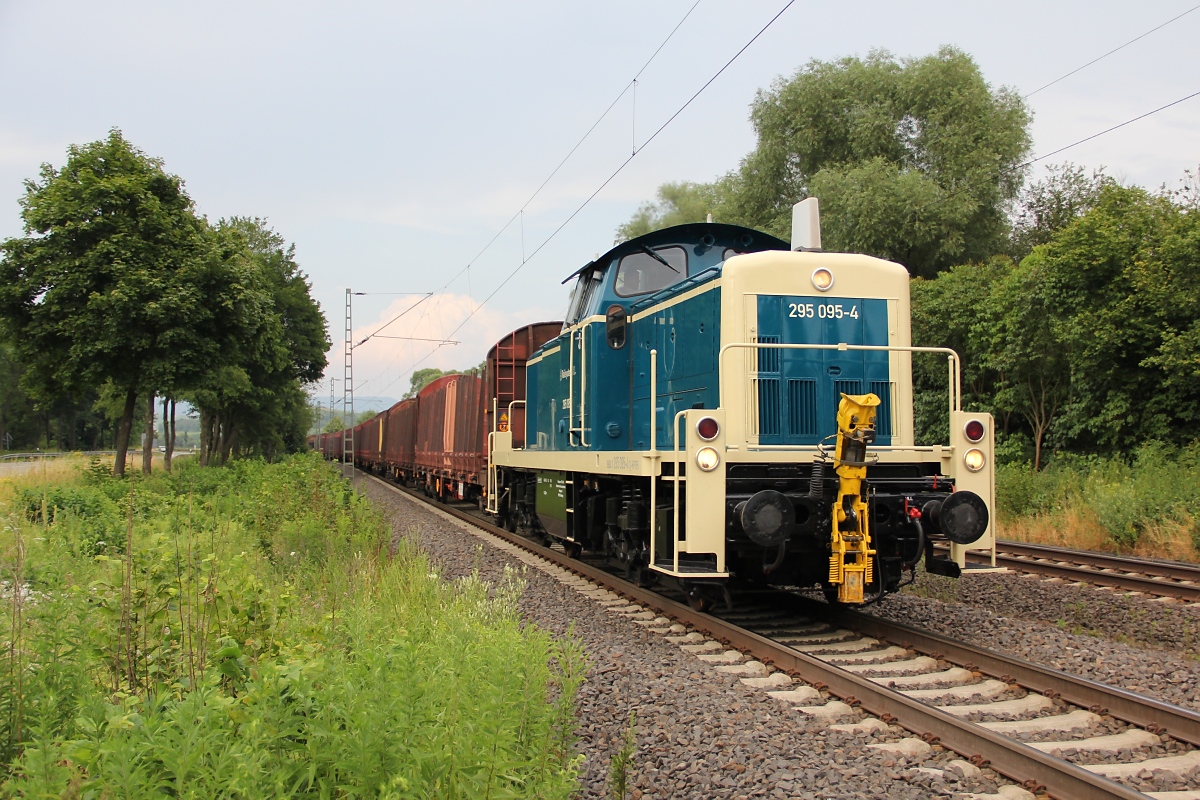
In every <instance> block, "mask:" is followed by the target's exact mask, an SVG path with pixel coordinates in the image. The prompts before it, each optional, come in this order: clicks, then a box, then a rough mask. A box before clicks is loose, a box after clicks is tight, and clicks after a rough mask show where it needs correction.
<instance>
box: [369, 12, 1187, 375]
mask: <svg viewBox="0 0 1200 800" xmlns="http://www.w3.org/2000/svg"><path fill="white" fill-rule="evenodd" d="M793 2H794V0H792V2H788V3H787V4H786V5H785V6H784V7H783V9H781V10H780V11H779V12H778V13H777V14H776V15H775V16H774V17H773V18H772V19H771V20H770V21H769V22H768V23H767V25H766V26H764V27H763V29H762V30H760V31H759V32H758V33H757V34H755V36H754V37H753V38H751V40H750V41H749V42H747V43H746V45H744V46H743V47H742V49H740V50H739V51H738V52H737V53H735V54H734V56H733V58H731V59H730V60H729V62H727V63H726V64H725V65H724V66H723V67H722V68H721V69H720V70H719V71H718V72H717V73H716V74H715V75H714V76H713V77H712V78H710V79H709V81H708V82H706V83H705V84H704V86H702V87H701V88H700V90H699V91H697V93H696V94H695V95H693V96H692V97H691V98H690V99H689V100H688V101H687V102H686V103H684V105H683V106H682V107H681V108H680V109H679V110H678V111H676V112H675V114H673V115H672V116H671V117H670V118H669V119H668V120H667V121H666V122H665V123H663V125H662V126H660V128H659V129H658V130H656V131H655V132H654V134H652V135H651V136H650V137H649V138H648V139H647V140H646V142H645V143H643V145H642V147H645V145H647V144H649V143H650V142H651V141H653V140H654V138H656V137H657V136H658V134H659V133H661V132H662V130H663V129H664V128H665V127H666V126H667V125H669V124H670V123H671V122H672V121H673V120H674V119H675V118H676V117H677V116H678V115H679V114H680V113H682V112H683V110H685V109H686V108H687V107H688V105H690V104H691V102H693V101H694V100H695V99H696V97H698V96H699V94H700V93H701V92H703V91H704V90H705V89H706V88H707V87H708V86H709V84H711V83H712V82H713V81H714V80H716V78H717V77H719V76H720V74H721V73H722V72H724V71H725V69H727V68H728V67H729V65H730V64H732V63H733V61H734V60H736V59H737V58H738V57H739V56H740V55H741V54H742V53H743V52H744V51H745V50H746V48H748V47H749V46H750V45H751V44H753V42H754V41H755V40H757V39H758V37H759V36H761V35H762V33H763V32H765V31H766V29H767V28H769V27H770V26H771V25H772V24H773V23H774V22H775V21H776V20H777V19H778V18H779V17H780V16H782V14H783V13H784V12H785V11H787V9H788V8H789V7H790V6H791V5H792V4H793ZM698 5H699V0H696V3H694V4H693V5H692V6H691V8H689V9H688V11H687V13H686V14H684V16H683V18H682V19H681V20H680V21H679V23H678V24H677V25H676V26H675V28H673V29H672V30H671V32H670V33H669V34H668V35H667V37H666V39H664V40H663V42H662V44H660V45H659V47H658V49H656V50H655V51H654V53H653V54H652V55H651V56H650V58H649V59H648V60H647V61H646V63H645V64H644V65H643V67H642V68H641V69H640V70H639V71H638V73H637V75H635V76H634V78H633V79H632V80H631V81H630V83H629V84H627V85H626V87H625V88H624V89H623V90H622V91H621V93H620V94H618V95H617V97H616V98H615V99H614V100H613V102H612V103H611V104H610V105H609V106H608V108H606V109H605V110H604V112H603V113H602V114H601V115H600V117H599V118H598V119H597V120H596V122H594V123H593V124H592V126H591V127H590V128H589V129H588V130H587V132H586V133H585V134H584V135H583V137H582V138H581V139H580V140H579V141H578V142H577V143H576V144H575V146H574V147H572V148H571V150H570V151H569V152H568V153H567V155H566V156H565V157H564V158H563V159H562V161H560V162H559V164H558V165H557V166H556V167H555V168H554V170H552V171H551V173H550V174H549V175H548V176H547V178H546V179H545V180H544V181H543V182H542V183H541V185H539V186H538V188H537V189H536V190H535V191H534V193H533V194H532V195H530V197H529V199H528V200H526V202H525V204H524V205H522V207H521V208H520V209H519V210H518V212H517V213H516V214H514V215H513V217H512V218H511V219H510V220H509V221H508V222H507V223H505V225H504V227H502V228H501V229H500V230H499V231H498V232H497V233H496V235H495V236H493V237H492V239H491V240H489V241H488V243H487V244H486V245H485V246H484V247H483V249H481V250H480V251H479V253H477V254H476V256H475V257H474V258H472V260H471V262H469V263H468V264H467V266H466V267H464V268H463V270H460V271H459V272H458V273H456V274H455V276H454V277H452V278H451V279H450V280H449V281H447V283H446V285H445V286H444V287H443V288H442V289H440V290H438V291H439V292H441V291H444V290H445V288H447V287H448V286H449V285H450V284H452V283H453V282H454V280H456V279H457V278H458V277H459V276H460V275H462V274H463V272H468V274H469V270H470V267H471V264H472V263H474V262H475V261H476V260H478V258H479V257H481V256H482V255H483V254H484V253H485V252H486V251H487V250H488V249H489V248H490V247H491V246H492V244H494V243H495V242H496V240H497V239H499V237H500V236H501V235H503V233H504V232H505V231H506V230H507V229H508V228H509V227H510V226H511V225H512V222H513V221H515V220H516V219H518V218H521V222H522V237H521V238H522V247H521V250H522V258H521V262H520V264H519V265H518V266H517V267H516V269H514V270H513V271H512V272H511V273H510V274H509V275H508V276H507V277H506V278H505V279H504V280H503V281H502V282H501V283H500V285H499V286H497V287H496V288H495V289H494V290H493V291H492V292H491V293H490V294H489V295H488V296H487V297H486V298H484V300H483V301H482V302H481V303H480V304H479V305H478V306H476V307H475V309H474V310H472V311H471V312H470V313H469V314H468V315H467V317H466V318H465V319H463V321H462V322H461V323H459V325H458V326H457V327H456V328H454V330H453V331H451V332H450V334H448V336H453V335H454V334H455V333H457V332H458V331H459V330H461V329H462V327H463V326H464V325H466V323H467V322H469V321H470V319H471V318H472V317H474V316H475V314H476V313H477V312H478V311H479V310H480V309H481V308H482V307H483V306H484V305H486V304H487V303H488V302H489V301H490V300H491V299H492V298H493V297H495V295H496V294H497V293H498V292H499V291H500V290H501V289H502V288H504V286H505V285H506V284H507V283H508V282H509V281H510V280H511V279H512V278H513V277H514V276H515V275H516V274H517V273H518V272H519V271H520V270H521V269H522V268H523V267H524V265H525V264H526V263H527V262H528V261H529V260H530V259H532V258H533V257H534V256H536V255H537V253H538V252H539V251H541V250H542V249H543V248H544V247H545V246H546V245H547V244H548V243H549V242H550V241H551V240H552V239H554V238H555V236H557V234H558V233H559V232H561V231H562V229H563V228H565V227H566V225H567V224H569V223H570V222H571V221H572V220H573V219H574V218H575V216H577V215H578V214H579V213H580V212H581V211H582V210H583V208H585V207H586V206H587V205H588V204H589V203H590V202H591V201H592V200H593V199H594V198H595V197H596V196H597V195H598V194H599V193H600V191H602V190H603V189H604V188H605V187H606V186H607V185H608V184H609V183H610V182H611V181H612V180H613V179H614V178H615V177H616V176H617V175H618V174H620V172H621V171H622V170H623V169H624V168H625V167H626V166H627V165H628V164H629V162H630V161H632V160H633V158H634V157H635V156H636V155H637V154H638V152H639V151H640V149H641V148H639V147H637V140H636V127H635V128H634V129H633V130H634V138H633V148H632V152H631V154H630V156H629V158H627V159H626V160H625V161H624V162H622V163H621V164H620V165H619V166H618V167H617V169H616V170H615V171H614V172H613V174H612V175H610V176H609V177H608V178H607V179H606V180H605V181H604V182H603V183H602V184H601V185H600V186H599V187H598V188H597V189H596V191H594V192H593V193H592V194H591V195H589V196H588V198H587V199H586V200H584V202H583V203H582V204H580V206H579V207H578V208H576V209H575V211H573V212H572V213H571V215H570V216H569V217H567V219H566V220H565V221H564V222H563V223H562V224H560V225H559V226H558V227H557V228H556V229H555V230H554V231H553V232H552V233H551V234H550V235H549V236H548V237H547V238H546V239H545V240H544V241H543V242H542V243H541V244H540V245H538V247H537V248H535V249H534V250H533V251H532V252H531V253H530V254H529V255H528V256H526V255H525V247H524V218H523V215H524V211H525V210H526V208H527V207H528V205H529V204H530V203H531V202H532V201H533V200H534V199H535V198H536V197H537V195H538V194H539V193H540V192H541V191H542V189H544V188H545V186H546V185H547V184H548V183H549V182H550V180H552V179H553V178H554V176H555V175H556V174H557V173H558V172H559V170H561V168H562V167H563V166H564V165H565V164H566V162H567V161H568V160H569V159H570V158H571V156H572V155H574V153H575V152H576V151H577V150H578V149H579V147H580V146H582V144H583V143H584V141H586V140H587V138H588V137H589V136H590V135H591V133H592V132H593V131H594V130H595V129H596V127H597V126H599V124H600V123H601V122H602V121H603V120H604V119H605V118H606V117H607V115H608V114H609V112H611V110H612V109H613V107H615V106H616V104H617V103H618V102H619V101H620V100H621V98H622V97H624V96H625V94H626V93H628V92H629V91H630V90H631V89H632V90H633V91H634V92H636V86H637V80H638V78H639V77H640V76H641V74H642V72H644V71H645V69H646V68H647V67H648V66H649V65H650V63H651V62H652V61H653V60H654V58H655V57H656V56H657V55H658V54H659V52H661V50H662V49H663V47H665V46H666V44H667V43H668V42H669V41H670V40H671V38H672V37H673V36H674V35H675V33H676V31H678V30H679V28H680V27H681V26H682V25H683V23H684V22H685V21H686V20H687V19H688V17H689V16H690V15H691V14H692V12H693V11H694V10H695V9H696V7H697V6H698ZM1197 9H1200V4H1198V5H1195V6H1192V7H1191V8H1188V9H1187V10H1185V11H1183V12H1182V13H1180V14H1177V15H1176V16H1174V17H1172V18H1170V19H1168V20H1166V21H1165V22H1162V23H1160V24H1159V25H1156V26H1155V27H1153V28H1151V29H1150V30H1147V31H1145V32H1144V33H1141V34H1139V35H1138V36H1136V37H1134V38H1132V39H1130V40H1128V41H1126V42H1124V43H1123V44H1121V45H1119V46H1117V47H1115V48H1113V49H1111V50H1109V51H1107V52H1105V53H1103V54H1101V55H1100V56H1097V57H1096V58H1094V59H1092V60H1090V61H1088V62H1086V63H1084V64H1082V65H1080V66H1079V67H1076V68H1075V69H1073V70H1071V71H1069V72H1067V73H1065V74H1063V75H1061V76H1059V77H1057V78H1055V79H1054V80H1052V81H1049V82H1048V83H1045V84H1043V85H1042V86H1040V87H1038V88H1037V89H1034V90H1033V91H1031V92H1029V93H1027V94H1025V95H1023V99H1028V98H1030V97H1032V96H1033V95H1035V94H1038V93H1039V92H1041V91H1043V90H1045V89H1048V88H1050V87H1051V86H1054V85H1055V84H1057V83H1059V82H1061V81H1063V80H1066V79H1067V78H1069V77H1071V76H1073V75H1075V74H1077V73H1079V72H1081V71H1083V70H1085V69H1087V68H1088V67H1090V66H1092V65H1094V64H1096V63H1098V62H1100V61H1102V60H1104V59H1106V58H1108V57H1109V56H1111V55H1113V54H1115V53H1117V52H1119V51H1121V50H1123V49H1125V48H1126V47H1129V46H1130V45H1132V44H1134V43H1136V42H1138V41H1140V40H1141V39H1144V38H1145V37H1147V36H1149V35H1150V34H1152V33H1155V32H1156V31H1159V30H1161V29H1162V28H1164V27H1166V26H1168V25H1170V24H1172V23H1174V22H1176V21H1178V20H1180V19H1182V18H1183V17H1185V16H1187V15H1189V14H1191V13H1193V12H1194V11H1196V10H1197ZM1197 94H1200V92H1196V93H1193V94H1190V95H1187V96H1186V97H1182V98H1180V99H1178V100H1175V101H1173V102H1171V103H1167V104H1166V105H1163V106H1160V107H1159V108H1156V109H1154V110H1152V111H1149V112H1146V113H1144V114H1141V115H1138V116H1137V117H1133V118H1131V119H1128V120H1125V121H1124V122H1121V123H1119V124H1117V125H1114V126H1111V127H1110V128H1106V129H1105V130H1102V131H1099V132H1097V133H1095V134H1092V135H1090V136H1087V137H1085V138H1083V139H1080V140H1078V141H1076V142H1073V143H1071V144H1069V145H1066V146H1064V147H1060V148H1058V149H1056V150H1053V151H1051V152H1049V153H1045V154H1042V155H1039V156H1036V157H1034V158H1031V159H1028V160H1026V161H1024V162H1022V163H1021V164H1018V165H1015V166H1013V167H1010V168H1007V169H1005V170H1002V171H1001V172H1000V174H999V175H998V176H997V177H1000V176H1003V175H1005V174H1009V173H1011V172H1016V171H1019V170H1022V169H1025V168H1026V167H1029V166H1031V165H1033V164H1035V163H1037V162H1039V161H1044V160H1045V159H1047V158H1051V157H1053V156H1055V155H1058V154H1059V153H1062V152H1065V151H1067V150H1070V149H1072V148H1074V147H1077V146H1079V145H1082V144H1084V143H1086V142H1088V141H1091V140H1093V139H1096V138H1099V137H1101V136H1104V135H1106V134H1108V133H1111V132H1113V131H1115V130H1118V129H1120V128H1123V127H1125V126H1127V125H1130V124H1132V123H1134V122H1137V121H1139V120H1142V119H1145V118H1146V117H1149V116H1152V115H1154V114H1157V113H1159V112H1161V111H1164V110H1166V109H1168V108H1170V107H1172V106H1175V105H1178V104H1180V103H1183V102H1185V101H1187V100H1190V99H1192V98H1193V97H1195V96H1196V95H1197ZM635 96H636V95H635ZM634 125H636V109H634ZM969 188H971V187H969V186H968V187H963V188H961V189H959V190H957V191H955V192H952V193H951V194H949V195H946V196H944V197H942V198H941V199H940V201H939V202H945V201H946V200H949V199H950V198H952V197H954V196H957V195H959V194H961V193H963V192H964V191H967V190H968V189H969ZM439 349H441V346H440V345H439V346H438V347H436V348H435V349H434V350H433V351H431V352H430V353H428V354H426V355H425V356H424V357H422V358H421V359H419V360H417V361H416V362H414V364H413V365H412V366H411V367H410V368H409V370H408V371H407V372H405V373H401V375H400V376H398V377H397V378H396V379H393V381H391V382H390V383H389V384H388V387H390V386H391V385H392V384H394V383H395V382H396V380H399V378H400V377H403V376H404V375H406V374H408V372H411V371H412V370H414V369H416V367H418V366H420V365H421V364H422V363H424V362H425V361H426V360H428V359H429V358H430V357H432V355H433V354H434V353H435V352H437V350H439ZM369 380H373V378H372V379H369ZM369 380H368V381H364V385H365V384H366V383H367V382H369ZM388 387H385V389H386V388H388Z"/></svg>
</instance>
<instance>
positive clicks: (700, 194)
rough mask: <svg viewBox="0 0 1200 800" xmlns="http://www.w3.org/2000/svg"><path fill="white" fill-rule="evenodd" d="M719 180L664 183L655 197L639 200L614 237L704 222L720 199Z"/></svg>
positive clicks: (618, 238)
mask: <svg viewBox="0 0 1200 800" xmlns="http://www.w3.org/2000/svg"><path fill="white" fill-rule="evenodd" d="M720 189H721V186H720V184H715V183H692V182H690V181H680V182H678V183H664V184H663V185H662V186H659V187H658V201H657V202H653V203H651V202H646V203H642V205H640V206H639V207H638V210H637V211H636V212H634V215H633V218H632V219H630V220H629V221H628V222H626V223H625V224H623V225H621V226H620V227H618V228H617V237H616V238H617V241H618V242H624V241H627V240H629V239H634V238H637V237H638V236H642V235H643V234H647V233H650V232H651V231H656V230H659V229H661V228H668V227H670V226H672V225H682V224H684V223H686V222H704V220H705V219H706V218H707V217H708V215H709V214H710V213H712V212H713V211H714V210H715V209H716V208H717V206H718V205H720V203H721V198H720V196H719V195H720Z"/></svg>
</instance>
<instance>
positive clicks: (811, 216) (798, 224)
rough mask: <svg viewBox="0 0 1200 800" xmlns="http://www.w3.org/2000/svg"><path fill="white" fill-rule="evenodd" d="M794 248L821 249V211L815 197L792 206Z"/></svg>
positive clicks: (817, 250) (816, 250) (818, 250)
mask: <svg viewBox="0 0 1200 800" xmlns="http://www.w3.org/2000/svg"><path fill="white" fill-rule="evenodd" d="M792 250H802V251H805V252H813V251H815V252H820V250H821V211H820V209H819V207H818V205H817V198H815V197H809V198H807V199H805V200H801V201H800V202H799V203H796V205H794V206H792Z"/></svg>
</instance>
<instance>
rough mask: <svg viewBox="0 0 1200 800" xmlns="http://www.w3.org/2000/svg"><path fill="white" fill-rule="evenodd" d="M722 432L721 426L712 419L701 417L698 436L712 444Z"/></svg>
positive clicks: (697, 428) (697, 425) (697, 429)
mask: <svg viewBox="0 0 1200 800" xmlns="http://www.w3.org/2000/svg"><path fill="white" fill-rule="evenodd" d="M720 432H721V426H720V425H718V424H717V421H716V420H715V419H713V418H712V417H701V419H700V421H699V422H697V423H696V435H697V436H699V437H700V438H701V439H703V440H704V441H706V442H711V441H712V440H713V439H715V438H717V434H718V433H720Z"/></svg>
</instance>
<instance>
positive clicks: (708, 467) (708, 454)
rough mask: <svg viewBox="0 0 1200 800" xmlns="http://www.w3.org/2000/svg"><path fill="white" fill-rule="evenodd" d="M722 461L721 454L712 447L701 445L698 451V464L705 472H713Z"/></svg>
mask: <svg viewBox="0 0 1200 800" xmlns="http://www.w3.org/2000/svg"><path fill="white" fill-rule="evenodd" d="M720 463H721V456H720V455H718V454H717V451H716V450H714V449H713V448H711V447H701V448H700V449H699V450H697V451H696V466H697V467H699V468H700V469H702V470H704V471H705V472H712V471H713V470H714V469H716V468H717V465H718V464H720Z"/></svg>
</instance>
